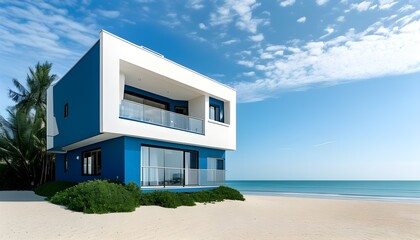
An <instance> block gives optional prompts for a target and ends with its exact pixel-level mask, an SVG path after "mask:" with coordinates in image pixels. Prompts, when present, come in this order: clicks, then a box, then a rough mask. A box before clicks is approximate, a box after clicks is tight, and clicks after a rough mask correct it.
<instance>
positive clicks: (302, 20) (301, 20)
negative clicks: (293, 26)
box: [296, 17, 306, 23]
mask: <svg viewBox="0 0 420 240" xmlns="http://www.w3.org/2000/svg"><path fill="white" fill-rule="evenodd" d="M296 22H298V23H304V22H306V17H300V18H298V20H296Z"/></svg>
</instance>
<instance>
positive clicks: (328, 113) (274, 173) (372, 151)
mask: <svg viewBox="0 0 420 240" xmlns="http://www.w3.org/2000/svg"><path fill="white" fill-rule="evenodd" d="M101 29H105V30H107V31H109V32H111V33H113V34H115V35H118V36H120V37H122V38H125V39H127V40H129V41H131V42H133V43H135V44H137V45H143V46H146V47H148V48H150V49H153V50H154V51H157V52H159V53H161V54H162V55H164V56H165V58H168V59H171V60H173V61H175V62H178V63H180V64H182V65H184V66H186V67H188V68H191V69H193V70H195V71H198V72H200V73H202V74H205V75H207V76H209V77H211V78H214V79H216V80H218V81H220V82H222V83H225V84H227V85H229V86H231V87H233V88H235V89H236V91H237V100H238V105H237V150H236V151H235V152H228V153H227V162H226V165H227V178H228V179H249V180H262V179H270V180H274V179H281V180H283V179H286V180H292V179H322V180H334V179H408V180H413V179H418V180H420V0H405V1H402V0H399V1H398V0H366V1H361V0H357V1H350V0H341V1H339V0H335V1H333V0H304V1H303V0H300V1H299V0H272V1H257V0H239V1H237V0H209V1H203V0H188V1H157V0H137V1H89V0H83V1H75V0H51V1H47V2H44V1H39V0H31V1H25V0H23V1H14V0H13V1H9V0H0V90H1V91H0V114H2V115H5V114H6V113H5V108H6V107H7V106H10V105H12V102H11V101H10V100H9V99H8V97H7V92H8V89H9V88H13V85H12V79H13V78H16V79H18V80H20V81H24V80H25V78H26V74H27V72H28V67H33V66H34V65H35V64H36V63H37V62H38V61H40V62H44V61H49V62H52V63H53V73H55V74H57V75H58V76H59V77H61V76H63V75H64V74H65V73H66V71H67V70H68V69H69V68H70V67H71V66H73V65H74V64H75V62H76V61H77V60H78V59H79V58H80V57H81V56H82V55H83V54H84V53H85V52H86V51H87V50H88V49H89V48H90V47H91V46H92V45H93V44H94V43H95V42H96V41H97V39H98V38H99V31H100V30H101Z"/></svg>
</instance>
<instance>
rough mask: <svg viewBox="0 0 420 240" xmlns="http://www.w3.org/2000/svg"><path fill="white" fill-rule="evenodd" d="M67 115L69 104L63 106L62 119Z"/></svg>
mask: <svg viewBox="0 0 420 240" xmlns="http://www.w3.org/2000/svg"><path fill="white" fill-rule="evenodd" d="M68 115H69V104H68V103H66V104H64V117H67V116H68Z"/></svg>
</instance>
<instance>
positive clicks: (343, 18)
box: [337, 16, 346, 22]
mask: <svg viewBox="0 0 420 240" xmlns="http://www.w3.org/2000/svg"><path fill="white" fill-rule="evenodd" d="M345 20H346V19H345V17H344V16H339V17H338V18H337V22H344V21H345Z"/></svg>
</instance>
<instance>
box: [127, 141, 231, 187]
mask: <svg viewBox="0 0 420 240" xmlns="http://www.w3.org/2000/svg"><path fill="white" fill-rule="evenodd" d="M141 145H152V146H158V147H167V148H177V149H183V150H192V151H198V165H199V168H200V169H207V158H208V157H212V158H225V153H226V151H224V150H218V149H211V148H204V147H195V146H189V145H183V144H177V143H169V142H161V141H154V140H148V139H140V138H133V137H125V163H126V166H125V180H126V183H128V182H135V183H137V184H138V185H140V182H139V181H140V177H141V176H140V156H141Z"/></svg>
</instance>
